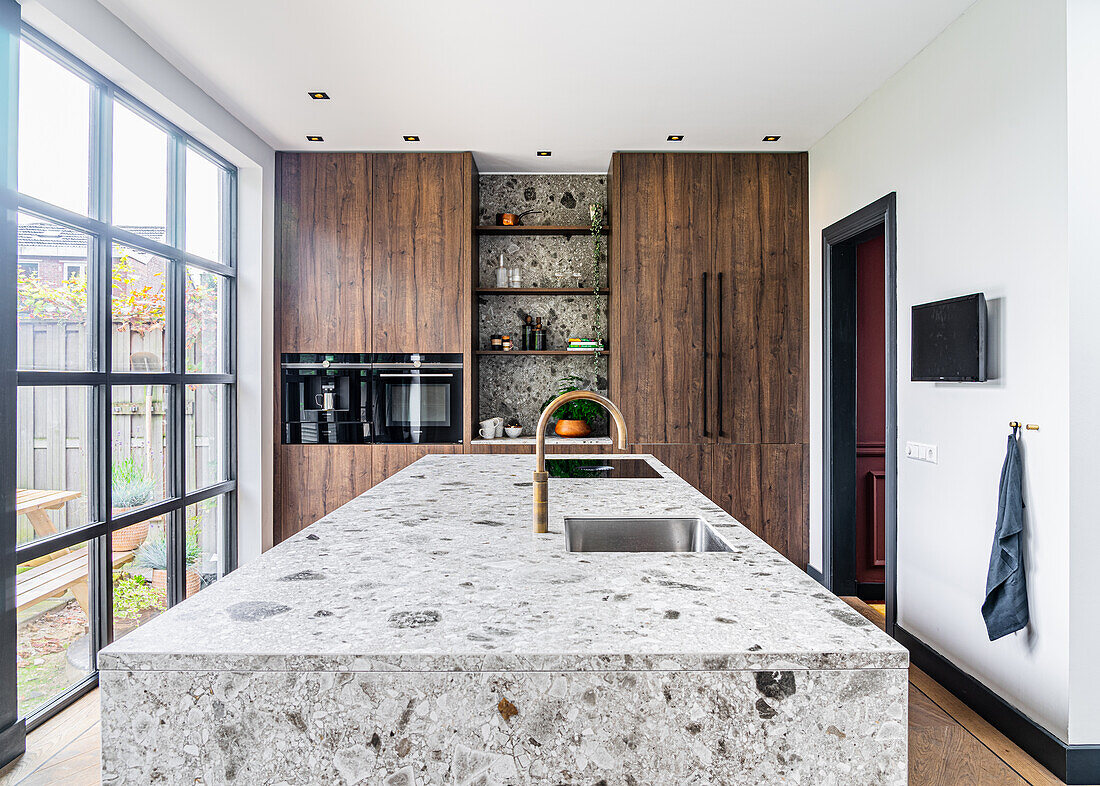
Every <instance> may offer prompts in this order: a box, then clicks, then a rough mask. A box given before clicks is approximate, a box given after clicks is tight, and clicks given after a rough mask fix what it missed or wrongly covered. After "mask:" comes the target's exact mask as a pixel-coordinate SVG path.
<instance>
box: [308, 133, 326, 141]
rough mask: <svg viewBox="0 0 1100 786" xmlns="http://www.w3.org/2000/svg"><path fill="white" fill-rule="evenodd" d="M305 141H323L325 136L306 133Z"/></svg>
mask: <svg viewBox="0 0 1100 786" xmlns="http://www.w3.org/2000/svg"><path fill="white" fill-rule="evenodd" d="M306 141H307V142H324V141H325V138H324V137H323V136H320V135H318V134H306Z"/></svg>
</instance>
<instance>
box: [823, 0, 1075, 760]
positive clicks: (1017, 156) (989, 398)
mask: <svg viewBox="0 0 1100 786" xmlns="http://www.w3.org/2000/svg"><path fill="white" fill-rule="evenodd" d="M1065 2H1066V0H979V2H978V3H976V4H975V5H974V6H972V7H971V8H970V10H969V11H967V12H966V13H965V14H964V15H963V16H962V17H960V18H959V19H958V20H957V21H956V22H954V23H953V24H952V25H951V26H950V27H948V28H947V29H946V30H945V31H944V32H943V34H941V35H940V36H939V38H937V39H936V40H935V41H934V42H932V43H931V44H930V45H929V46H928V47H927V48H926V49H925V50H923V51H922V52H921V53H920V54H918V55H917V56H916V57H915V58H914V59H913V60H912V61H910V62H909V63H908V64H907V65H906V66H905V67H904V68H903V69H902V70H901V71H899V72H898V73H897V74H895V75H894V76H893V77H892V78H891V79H890V80H889V81H887V82H886V83H885V84H884V85H883V87H882V88H880V89H879V90H878V91H877V92H876V93H874V94H873V95H872V96H871V97H870V98H868V99H867V101H866V102H864V103H863V104H862V105H861V106H860V107H859V108H858V109H856V110H855V111H854V112H853V113H852V114H851V115H850V116H849V117H848V118H846V119H845V120H844V121H843V122H841V123H840V124H839V125H838V126H837V127H836V128H835V129H833V130H832V131H831V132H830V133H829V134H828V135H827V136H825V137H824V138H823V139H822V140H821V141H820V142H819V143H818V144H816V145H814V146H813V147H812V148H811V150H810V155H809V159H810V229H811V242H810V248H811V273H810V280H811V300H810V302H811V315H810V325H811V331H812V334H811V363H812V368H813V369H814V375H813V379H814V381H813V386H812V393H811V434H812V437H811V441H812V443H813V444H812V446H811V522H812V527H811V529H812V532H811V562H812V564H814V565H815V566H818V567H820V565H821V529H820V528H821V509H822V495H821V466H822V457H821V439H820V434H821V424H822V410H821V357H822V353H821V248H820V246H821V231H822V229H823V228H824V227H826V226H828V225H829V224H831V223H833V222H835V221H837V220H839V219H841V218H843V217H845V216H847V215H849V214H850V213H852V212H854V211H855V210H857V209H859V208H860V207H863V206H864V205H866V204H868V203H870V202H872V201H874V200H875V199H877V198H879V197H881V196H883V195H884V194H887V193H889V192H891V191H896V192H897V215H898V239H897V247H898V311H899V313H898V325H897V328H898V436H899V446H901V445H904V442H905V441H906V440H915V441H920V442H926V443H930V444H933V445H937V446H938V448H939V464H937V465H931V464H924V463H918V462H915V461H912V460H907V459H906V458H904V455H903V452H899V456H900V458H899V466H898V506H899V510H898V609H897V611H898V617H897V619H898V623H899V624H900V625H901V626H902V627H903V628H905V629H906V630H908V631H909V632H910V633H912V634H914V635H915V636H917V637H918V638H920V639H921V640H923V641H925V642H926V643H927V644H929V645H930V646H932V647H933V648H935V649H936V650H937V651H939V652H940V653H942V654H943V655H945V656H946V657H948V658H949V659H950V660H951V661H953V662H954V663H955V664H957V665H958V666H960V667H961V668H962V669H964V670H965V671H967V672H969V673H971V674H973V675H975V676H977V677H978V678H979V679H980V680H981V681H982V682H983V683H985V684H986V685H988V686H989V687H990V688H992V689H993V690H994V691H996V692H997V693H999V694H1000V695H1001V696H1003V697H1004V698H1005V699H1007V700H1008V701H1010V702H1011V703H1013V704H1014V705H1016V706H1018V707H1019V708H1020V709H1022V710H1023V711H1024V712H1025V713H1027V714H1028V715H1030V716H1031V717H1032V718H1033V719H1034V720H1036V721H1037V722H1039V723H1040V724H1042V725H1043V726H1045V727H1046V728H1048V729H1049V730H1050V731H1051V732H1052V733H1054V734H1056V735H1057V736H1059V737H1061V738H1062V739H1063V740H1066V739H1067V738H1068V718H1069V678H1068V674H1069V639H1070V623H1069V579H1068V575H1069V553H1070V527H1069V513H1070V511H1069V488H1070V464H1069V459H1068V457H1069V450H1070V444H1071V443H1070V438H1069V428H1068V426H1069V420H1070V385H1069V381H1070V376H1069V349H1068V335H1069V321H1070V318H1071V312H1070V309H1069V308H1067V286H1068V284H1069V265H1068V261H1067V242H1068V239H1067V238H1068V232H1067V219H1066V210H1067V168H1066V156H1067V114H1066V100H1067V99H1066V6H1065ZM1094 89H1095V88H1094ZM1093 143H1094V144H1095V138H1094V140H1093ZM1094 222H1095V219H1094ZM976 291H983V292H985V294H986V297H987V298H989V299H990V301H991V304H990V305H991V308H990V313H991V317H992V320H991V331H993V345H994V348H995V354H996V358H995V361H994V365H995V366H997V367H999V378H998V379H996V380H994V381H991V382H988V383H985V384H981V385H977V384H974V385H969V384H932V383H915V382H910V381H909V361H910V358H909V354H910V353H909V342H910V316H909V309H910V307H911V306H912V305H914V304H916V303H922V302H926V301H930V300H938V299H941V298H946V297H951V296H953V295H961V294H966V293H970V292H976ZM1093 291H1095V289H1094V290H1093ZM1081 305H1082V308H1087V306H1086V305H1085V304H1084V303H1082V304H1081ZM1092 308H1093V311H1095V307H1094V306H1093V307H1092ZM1081 316H1082V317H1083V316H1084V315H1081ZM1093 335H1094V334H1093ZM1094 351H1095V350H1094ZM1094 412H1095V408H1094ZM1009 420H1021V421H1026V422H1028V423H1038V424H1040V426H1041V430H1040V431H1038V432H1026V433H1025V436H1024V438H1023V445H1024V463H1025V466H1026V479H1025V492H1024V493H1025V498H1026V503H1027V533H1028V534H1027V540H1026V556H1025V559H1026V565H1027V568H1028V584H1029V595H1030V601H1031V620H1032V622H1031V627H1030V629H1029V630H1028V631H1026V632H1021V633H1018V634H1015V635H1013V636H1010V637H1006V638H1004V639H1001V640H1000V641H997V642H993V643H991V642H990V641H989V640H988V637H987V636H986V632H985V627H984V624H983V620H982V616H981V612H980V607H981V604H982V600H983V594H984V587H985V577H986V569H987V567H988V562H989V555H990V547H991V545H992V538H993V527H994V522H995V519H996V513H997V504H996V503H997V482H998V478H999V474H1000V468H1001V463H1002V461H1003V458H1004V452H1005V442H1006V436H1007V434H1008V431H1009V429H1008V421H1009ZM1094 445H1095V443H1093V445H1089V446H1085V445H1082V446H1081V447H1082V449H1084V448H1086V447H1088V448H1092V447H1093V446H1094ZM1094 477H1095V476H1094ZM1096 553H1097V552H1096V551H1095V550H1094V551H1093V552H1092V554H1093V555H1095V554H1096ZM1094 654H1095V651H1094ZM1094 706H1095V705H1094ZM1094 741H1096V740H1095V739H1094Z"/></svg>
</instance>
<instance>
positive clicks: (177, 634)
mask: <svg viewBox="0 0 1100 786" xmlns="http://www.w3.org/2000/svg"><path fill="white" fill-rule="evenodd" d="M594 457H595V458H600V457H599V456H594ZM603 458H606V457H603ZM646 458H647V460H648V461H649V462H650V463H651V464H652V465H653V466H654V467H655V468H656V469H657V470H658V472H660V473H661V474H662V476H663V477H662V479H607V480H570V479H557V478H551V479H550V486H549V498H550V533H549V534H547V535H538V536H536V535H534V534H532V532H531V471H532V469H533V468H534V457H533V456H527V455H458V456H455V455H450V456H446V455H433V456H428V457H426V458H423V459H421V460H420V461H418V462H416V463H415V464H413V465H411V466H409V467H407V468H405V469H404V470H402V471H401V472H399V473H397V474H395V475H394V476H392V477H391V478H389V479H388V480H386V481H385V482H383V483H381V484H379V485H377V486H375V487H374V488H372V489H371V490H370V491H368V492H366V493H365V494H363V495H361V496H359V497H357V498H356V499H354V500H352V501H351V502H349V503H348V504H347V505H344V506H343V507H341V508H340V509H338V510H336V511H334V512H333V513H331V514H329V515H328V516H326V517H325V518H323V519H321V520H320V521H318V522H317V523H315V524H313V525H312V526H310V527H307V528H306V529H305V530H303V531H302V532H299V533H297V534H296V535H294V536H293V537H291V538H289V539H288V540H287V541H285V542H284V543H282V544H280V545H279V546H276V547H275V548H273V549H271V550H270V551H268V552H267V553H265V554H264V555H262V556H261V557H259V558H257V559H255V560H253V561H252V562H250V563H248V564H246V565H244V566H242V567H241V568H239V569H238V570H237V571H235V572H234V573H232V574H230V575H229V576H226V577H225V578H223V579H222V580H221V581H219V582H217V583H215V584H213V585H212V586H210V587H208V588H206V589H204V590H203V591H202V592H200V593H199V594H198V595H196V596H195V597H193V598H191V599H189V600H187V601H185V602H184V603H182V604H180V605H178V606H176V607H175V608H172V609H170V610H168V611H167V612H165V613H164V614H162V615H160V616H159V617H157V618H156V619H154V620H151V621H150V622H148V623H146V624H145V625H144V626H142V627H141V628H139V629H137V630H136V631H133V632H131V633H129V634H127V635H126V636H125V637H123V638H122V639H120V640H119V641H118V642H116V643H114V644H112V645H111V646H109V647H107V648H106V649H105V650H103V651H102V652H101V653H100V655H99V667H100V669H102V670H113V669H129V670H161V669H163V670H201V669H206V670H216V671H227V670H248V671H263V670H276V671H298V670H303V669H310V670H313V671H325V670H332V671H349V672H376V671H425V672H426V671H470V672H485V671H545V670H558V671H605V670H606V671H612V670H660V671H695V670H706V671H723V670H739V669H792V668H804V669H866V668H894V669H897V668H904V667H905V666H906V665H907V663H908V653H907V652H906V650H905V649H904V648H902V647H901V646H900V645H898V644H897V643H896V642H894V641H893V640H892V639H890V638H889V637H887V636H886V635H885V634H884V633H882V632H880V631H879V630H878V628H876V627H875V626H874V625H872V624H871V623H869V622H867V621H866V620H864V618H863V617H862V616H860V615H859V614H857V613H856V612H854V611H852V610H851V609H850V608H849V607H848V606H847V605H845V604H844V603H843V602H841V601H839V600H838V599H837V598H836V597H834V596H833V595H831V594H830V593H828V592H826V591H825V590H824V589H823V588H822V587H821V586H820V585H818V584H817V583H816V582H815V581H813V580H812V579H811V578H810V577H809V576H807V575H806V574H805V573H803V572H802V571H800V570H798V568H796V567H795V566H794V565H792V564H791V563H789V562H788V561H787V560H785V559H784V558H783V557H782V556H780V555H779V554H778V553H777V552H776V551H774V550H773V549H771V548H770V547H769V546H767V545H766V544H765V543H763V542H762V541H761V540H759V539H758V538H757V537H756V536H755V535H753V534H752V533H751V532H749V531H748V530H747V529H745V528H744V527H742V526H741V525H739V524H738V523H737V522H736V521H735V520H734V519H733V518H731V517H730V516H729V515H727V514H726V513H725V512H724V511H722V510H721V509H720V508H718V507H717V506H715V505H714V504H713V503H711V502H710V501H709V500H708V499H707V498H706V497H705V496H703V495H702V494H701V493H700V492H698V491H697V490H695V489H694V488H693V487H691V486H690V485H689V484H687V483H686V482H685V481H683V480H681V479H680V478H678V477H677V476H676V475H674V474H673V473H672V472H671V471H670V470H669V469H668V468H667V467H665V466H664V465H663V464H661V463H660V462H658V461H657V460H656V459H654V458H652V457H646ZM566 514H569V515H578V514H592V515H611V516H630V515H669V514H675V515H677V516H696V515H697V516H701V517H702V518H704V519H705V520H706V521H708V522H709V523H710V524H711V525H713V526H715V527H718V528H719V532H720V533H721V534H722V536H723V537H725V539H726V540H727V541H728V542H729V543H730V544H731V546H732V547H733V552H732V553H688V554H683V553H681V554H667V553H644V554H621V553H603V554H597V553H588V554H578V553H569V552H567V551H566V550H565V542H564V536H563V532H562V530H563V516H564V515H566Z"/></svg>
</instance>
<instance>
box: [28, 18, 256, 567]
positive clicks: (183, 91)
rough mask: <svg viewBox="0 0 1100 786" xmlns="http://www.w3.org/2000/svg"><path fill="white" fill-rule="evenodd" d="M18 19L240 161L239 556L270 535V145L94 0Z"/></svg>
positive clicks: (249, 554)
mask: <svg viewBox="0 0 1100 786" xmlns="http://www.w3.org/2000/svg"><path fill="white" fill-rule="evenodd" d="M22 13H23V20H24V21H25V22H27V23H28V24H30V25H31V26H32V27H35V28H36V29H38V30H40V31H41V32H42V33H44V34H45V35H47V36H49V37H50V38H52V39H53V40H54V41H56V42H57V43H58V44H60V45H61V46H63V47H64V48H66V49H67V50H69V51H70V52H72V53H73V54H74V55H76V56H77V57H79V58H81V59H82V60H84V61H85V62H86V63H88V65H90V66H91V67H92V68H94V69H96V70H97V71H99V72H100V73H101V74H103V75H104V76H105V77H107V78H108V79H110V80H112V81H113V82H115V83H116V84H117V85H119V86H120V87H121V88H123V89H124V90H126V91H127V92H128V93H130V94H131V95H133V96H135V97H136V98H138V99H140V100H141V101H143V102H144V103H146V104H147V105H148V106H149V107H150V108H152V109H154V110H155V111H157V112H159V113H160V114H161V115H163V116H164V117H166V118H168V119H169V120H171V121H172V122H173V123H175V124H176V125H177V126H179V127H180V128H182V129H183V130H184V131H186V132H187V133H189V134H191V135H192V136H194V137H195V138H196V139H198V140H199V141H201V142H203V143H204V144H205V145H207V146H208V147H210V148H211V149H212V150H215V151H216V152H218V153H219V154H220V155H222V156H224V157H225V158H226V159H227V160H229V161H231V162H232V163H233V164H235V165H236V166H237V167H238V168H239V173H240V174H239V182H238V198H239V207H240V212H239V215H238V276H239V277H238V303H237V305H238V314H239V319H238V332H237V337H238V352H237V354H238V406H237V412H238V441H237V444H238V481H239V490H238V502H239V506H238V521H239V533H240V537H239V543H240V561H241V562H245V561H247V560H249V559H251V558H252V557H254V556H256V555H258V554H259V553H260V551H261V549H262V548H266V547H267V546H270V545H271V516H272V511H271V499H272V494H271V461H272V429H273V425H272V423H273V421H272V419H271V417H270V413H271V411H272V407H273V406H274V403H273V401H274V400H273V397H272V388H273V380H274V376H273V375H274V371H273V368H272V365H271V364H272V362H273V361H272V353H273V344H272V315H273V307H272V303H273V291H274V273H273V271H274V262H273V260H274V240H273V238H274V215H275V153H274V151H273V150H272V149H271V147H270V146H268V145H267V144H266V143H265V142H264V141H263V140H262V139H260V138H259V137H258V136H257V135H256V134H254V133H253V132H252V131H251V130H250V129H249V128H247V127H246V126H245V125H244V124H243V123H241V122H240V121H239V120H237V119H236V118H235V117H233V115H231V114H230V113H229V112H227V111H226V110H225V109H224V108H223V107H221V106H220V105H219V104H218V103H217V102H216V101H214V100H213V99H212V98H210V96H208V95H207V94H206V93H204V92H203V91H202V90H200V89H199V88H198V87H197V86H196V85H195V84H194V83H193V82H191V81H190V80H188V79H187V78H186V77H185V76H183V74H181V73H180V72H179V71H178V70H176V68H175V67H173V66H172V64H171V63H169V62H168V61H167V60H165V59H164V58H163V57H162V56H161V55H160V53H159V52H157V51H156V50H155V49H153V48H152V47H151V46H149V45H148V44H147V43H146V42H145V41H144V40H142V39H141V38H140V37H138V35H137V34H136V33H134V32H133V31H132V30H131V29H130V28H128V27H127V26H126V25H124V24H123V23H122V22H121V21H120V20H119V19H118V18H117V17H115V16H114V15H112V14H111V13H110V12H108V11H107V10H106V9H104V8H103V6H101V5H100V4H99V3H97V2H95V0H26V1H25V2H23V3H22Z"/></svg>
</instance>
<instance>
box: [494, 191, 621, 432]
mask: <svg viewBox="0 0 1100 786" xmlns="http://www.w3.org/2000/svg"><path fill="white" fill-rule="evenodd" d="M479 190H480V218H479V223H481V224H495V223H496V214H497V213H522V212H524V211H526V210H531V209H537V210H540V211H542V212H540V213H532V214H530V215H527V216H525V217H524V218H523V224H524V225H526V226H532V225H536V224H549V225H555V226H573V225H584V226H587V225H588V223H589V214H588V206H589V205H590V204H591V203H593V202H600V203H602V204H604V205H606V204H607V178H606V177H605V176H603V175H482V176H481V177H480V182H479ZM606 251H607V244H606V237H605V242H604V246H603V258H602V259H601V260H600V282H599V285H600V286H601V287H606V286H607V254H606ZM502 253H503V254H504V265H505V267H513V266H518V267H519V268H520V269H521V276H522V279H521V281H522V285H523V286H524V287H562V288H566V287H586V288H587V287H592V286H593V283H594V282H593V264H592V238H591V236H590V235H589V234H587V233H582V234H579V235H574V236H573V237H569V238H566V237H561V236H556V235H501V236H490V235H482V236H481V238H480V241H479V244H478V269H479V286H481V287H495V286H496V268H497V266H498V265H499V263H500V255H501V254H502ZM598 301H599V309H600V326H601V332H602V336H603V339H604V342H605V343H606V342H607V336H608V333H607V313H608V312H607V302H608V299H607V296H601V297H600V298H598ZM596 303H597V298H595V297H593V296H591V295H479V296H478V330H477V332H478V348H479V349H488V348H489V338H490V336H492V335H493V334H506V335H511V336H513V338H515V339H516V341H517V342H518V341H519V336H522V331H521V328H522V325H523V321H524V317H525V316H527V315H528V314H530V315H531V317H532V321H534V318H535V317H542V324H543V326H544V327H545V328H546V348H547V349H565V347H566V341H567V339H569V338H572V337H577V336H584V337H587V336H591V335H592V334H593V321H594V316H595V315H594V310H595V308H596ZM517 334H518V335H517ZM574 375H575V376H578V377H581V378H582V379H583V380H584V382H583V383H582V384H578V387H587V388H589V389H591V390H596V391H597V392H600V393H603V394H606V393H607V358H606V357H600V358H598V359H594V358H593V357H592V355H589V354H584V353H578V354H577V355H576V356H564V357H563V356H553V355H510V354H509V353H507V352H502V353H500V355H499V356H498V355H479V356H478V406H477V411H478V420H484V419H486V418H490V417H498V416H499V417H504V418H512V417H515V418H518V419H519V421H520V423H522V424H523V434H524V436H530V435H532V434H533V433H534V428H535V425H536V423H537V421H538V416H539V412H540V410H541V406H542V403H543V402H544V401H545V400H546V399H547V398H548V397H549V396H550V394H551V393H552V392H554V391H555V390H556V389H557V387H558V380H559V379H561V378H562V377H565V376H574ZM607 433H608V429H607V421H606V419H605V420H602V421H601V422H599V423H594V424H593V434H596V435H600V436H603V435H606V434H607Z"/></svg>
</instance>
